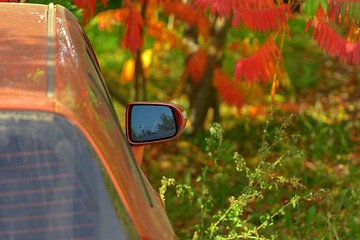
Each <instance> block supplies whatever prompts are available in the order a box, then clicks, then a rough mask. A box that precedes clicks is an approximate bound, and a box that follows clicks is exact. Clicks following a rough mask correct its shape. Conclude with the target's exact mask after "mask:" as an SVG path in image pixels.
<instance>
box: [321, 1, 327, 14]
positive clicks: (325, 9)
mask: <svg viewBox="0 0 360 240" xmlns="http://www.w3.org/2000/svg"><path fill="white" fill-rule="evenodd" d="M320 4H321V7H322V8H323V9H324V12H326V11H327V8H328V1H327V0H320Z"/></svg>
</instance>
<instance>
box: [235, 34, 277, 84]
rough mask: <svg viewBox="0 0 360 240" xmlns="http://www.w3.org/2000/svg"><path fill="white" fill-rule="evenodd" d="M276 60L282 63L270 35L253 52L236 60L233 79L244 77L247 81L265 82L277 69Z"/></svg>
mask: <svg viewBox="0 0 360 240" xmlns="http://www.w3.org/2000/svg"><path fill="white" fill-rule="evenodd" d="M277 62H280V63H282V62H283V59H282V56H281V53H280V50H279V48H278V47H277V45H276V43H275V41H274V40H273V39H272V38H271V37H270V38H269V39H267V40H266V41H265V43H264V44H263V45H262V46H261V47H260V49H259V50H258V51H257V52H256V53H255V54H253V55H252V56H250V57H247V58H242V59H240V60H238V61H237V62H236V67H235V73H234V75H235V79H236V80H241V79H242V78H244V79H245V80H246V82H248V83H254V82H260V81H262V82H267V81H268V80H269V79H270V78H271V77H272V76H273V75H274V74H275V72H276V71H277V67H276V64H277Z"/></svg>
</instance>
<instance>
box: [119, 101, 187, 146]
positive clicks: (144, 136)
mask: <svg viewBox="0 0 360 240" xmlns="http://www.w3.org/2000/svg"><path fill="white" fill-rule="evenodd" d="M185 124H186V113H185V111H184V110H182V109H181V108H180V107H179V106H177V105H175V104H166V103H154V102H134V103H130V104H129V105H128V106H127V108H126V136H127V139H128V141H129V143H130V144H131V145H145V144H150V143H155V142H162V141H167V140H171V139H173V138H175V137H176V136H178V135H179V134H180V133H181V131H182V130H183V129H184V127H185Z"/></svg>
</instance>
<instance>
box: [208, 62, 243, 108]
mask: <svg viewBox="0 0 360 240" xmlns="http://www.w3.org/2000/svg"><path fill="white" fill-rule="evenodd" d="M213 85H214V87H215V88H216V89H217V91H218V93H219V95H220V96H221V97H222V99H223V100H224V102H225V103H227V104H229V105H234V106H236V107H237V109H241V107H242V105H243V97H242V94H241V91H240V89H239V87H238V86H237V84H236V83H235V82H233V81H231V78H230V77H229V75H227V74H226V73H225V72H224V71H222V70H221V69H220V68H216V69H215V70H214V77H213Z"/></svg>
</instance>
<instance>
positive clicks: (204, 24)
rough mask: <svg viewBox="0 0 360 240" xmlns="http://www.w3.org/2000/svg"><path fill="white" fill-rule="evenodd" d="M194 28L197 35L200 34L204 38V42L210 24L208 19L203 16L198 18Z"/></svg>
mask: <svg viewBox="0 0 360 240" xmlns="http://www.w3.org/2000/svg"><path fill="white" fill-rule="evenodd" d="M196 27H197V29H198V31H199V33H200V34H201V36H202V37H203V38H204V41H206V40H207V39H208V37H209V31H210V24H209V21H208V19H207V18H206V17H205V16H204V15H199V16H198V18H197V22H196Z"/></svg>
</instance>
